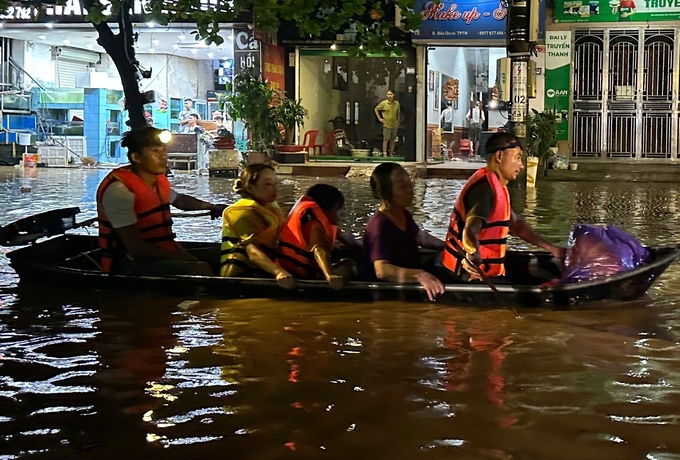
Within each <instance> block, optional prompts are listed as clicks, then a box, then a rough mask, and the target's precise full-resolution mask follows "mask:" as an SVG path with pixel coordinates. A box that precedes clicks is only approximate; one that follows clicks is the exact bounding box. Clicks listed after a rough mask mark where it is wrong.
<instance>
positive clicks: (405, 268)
mask: <svg viewBox="0 0 680 460" xmlns="http://www.w3.org/2000/svg"><path fill="white" fill-rule="evenodd" d="M370 183H371V190H372V192H373V196H375V198H377V199H379V200H380V207H379V208H378V211H377V212H376V213H375V214H373V216H372V217H371V218H370V219H369V221H368V224H367V225H366V233H365V236H364V238H363V243H364V251H363V266H362V269H363V270H364V271H365V273H364V277H366V278H368V279H375V278H378V279H381V280H385V281H392V282H395V283H419V284H420V285H421V286H423V287H424V288H425V291H426V292H427V296H428V298H429V299H430V300H434V298H435V297H436V296H437V295H438V294H443V293H444V284H442V282H441V281H440V280H439V279H438V278H437V277H436V276H434V275H432V274H431V273H429V272H427V271H425V270H424V269H423V265H422V264H421V257H420V251H419V249H418V247H419V246H422V247H424V248H429V249H436V250H441V249H443V248H444V242H443V241H442V240H440V239H438V238H435V237H433V236H432V235H430V234H429V233H427V232H426V231H425V230H422V229H421V228H419V227H418V224H416V223H415V221H414V220H413V217H412V216H411V213H410V212H409V211H408V210H407V209H406V208H408V207H409V206H411V205H412V204H413V182H411V177H410V176H409V174H408V172H406V170H405V169H404V168H402V167H401V166H400V165H399V164H397V163H381V164H379V165H378V166H377V167H376V168H375V169H374V170H373V173H372V174H371V180H370Z"/></svg>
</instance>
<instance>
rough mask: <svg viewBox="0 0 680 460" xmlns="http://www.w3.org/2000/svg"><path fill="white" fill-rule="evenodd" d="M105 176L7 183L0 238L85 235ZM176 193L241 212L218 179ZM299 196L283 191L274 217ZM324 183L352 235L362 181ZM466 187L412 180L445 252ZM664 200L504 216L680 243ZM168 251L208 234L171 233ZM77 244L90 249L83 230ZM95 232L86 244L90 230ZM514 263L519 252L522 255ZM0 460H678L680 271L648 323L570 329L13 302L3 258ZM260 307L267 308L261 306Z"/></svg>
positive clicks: (366, 203)
mask: <svg viewBox="0 0 680 460" xmlns="http://www.w3.org/2000/svg"><path fill="white" fill-rule="evenodd" d="M104 174H105V171H97V170H90V171H78V170H70V169H69V170H53V169H50V170H40V171H38V173H37V176H36V177H35V178H32V179H31V178H28V179H30V181H31V182H30V186H31V187H30V188H31V192H29V193H21V191H20V190H19V188H20V186H21V184H22V183H23V182H22V181H24V182H25V181H26V180H28V179H27V178H24V177H22V176H21V175H20V174H19V173H17V171H15V170H14V169H11V168H10V169H5V168H0V179H2V180H0V192H2V193H3V197H6V199H4V200H2V202H0V224H1V225H5V224H6V223H7V222H9V221H11V220H15V219H18V218H20V217H25V216H27V215H29V214H31V213H35V212H38V211H39V210H44V209H45V208H49V207H66V206H80V207H81V209H83V210H84V213H85V216H83V218H86V217H91V216H93V215H94V193H95V191H96V186H97V184H98V183H99V181H100V180H101V179H102V178H103V175H104ZM172 181H173V185H174V187H175V188H176V189H177V190H178V191H180V192H182V193H188V194H191V195H195V196H198V197H199V198H202V199H206V200H209V201H214V202H227V203H228V202H232V201H234V199H235V196H234V194H233V192H232V191H231V186H232V183H233V181H231V180H228V179H220V180H217V179H210V180H208V178H205V177H194V176H184V175H180V176H178V177H176V178H174V179H173V180H172ZM315 182H316V179H313V178H300V177H285V178H284V179H283V180H282V184H281V190H280V196H281V204H282V207H283V208H284V211H287V210H288V209H289V208H290V206H292V204H293V203H294V201H295V200H296V199H297V197H298V196H299V195H300V193H301V192H302V191H304V190H306V188H307V187H309V186H310V185H312V184H313V183H315ZM325 182H328V183H331V184H333V185H336V186H338V187H339V188H340V189H341V190H342V191H343V192H344V193H345V197H346V210H345V211H346V212H345V218H346V220H345V222H344V223H343V227H344V230H345V231H349V232H351V233H353V234H355V235H357V236H358V235H360V234H361V231H362V229H363V226H364V225H365V223H366V221H367V219H368V216H369V215H370V214H371V213H372V212H373V210H374V208H375V206H376V203H375V200H374V199H373V198H372V197H371V195H370V191H369V190H368V183H367V180H366V179H365V178H355V179H336V178H329V179H328V180H325ZM462 185H463V181H456V180H443V179H436V180H427V181H422V180H421V181H418V182H417V183H416V187H415V195H416V196H415V200H414V208H413V214H414V217H415V219H416V220H417V221H418V222H419V223H420V224H421V225H422V226H423V228H425V229H427V230H428V231H431V232H432V233H433V234H435V235H437V236H440V237H443V236H444V234H445V232H446V227H447V225H448V219H449V212H450V209H451V206H452V205H453V202H454V200H455V198H456V197H457V195H458V193H459V192H460V190H461V188H462ZM679 192H680V186H676V185H674V184H615V186H609V185H607V184H599V183H552V182H545V183H543V182H542V181H541V180H540V179H539V186H538V188H537V189H535V190H533V191H527V193H525V194H524V195H522V194H519V196H515V195H517V194H516V193H513V207H514V208H515V210H516V211H517V212H522V213H523V215H524V216H525V217H526V219H527V221H529V222H530V223H531V224H532V225H534V226H535V227H536V228H537V229H538V230H539V231H541V232H542V233H543V234H545V235H546V236H547V237H548V238H550V239H552V240H554V241H556V242H559V243H563V244H564V243H565V242H566V241H567V235H568V232H569V229H570V227H571V224H572V223H573V222H591V223H614V224H617V225H619V226H621V227H622V228H623V229H624V230H627V231H630V232H632V233H634V234H635V235H637V236H638V237H639V238H640V239H641V240H642V241H643V242H645V243H648V244H666V243H672V242H677V241H680V223H679V221H678V220H677V219H676V218H675V216H676V215H677V212H678V211H679V210H680V209H679V208H678V206H680V205H678V198H680V193H679ZM176 230H177V233H178V234H179V236H180V238H182V239H189V240H209V241H217V240H218V239H219V232H220V222H219V221H209V220H207V219H177V222H176ZM86 231H87V230H86ZM89 231H92V230H89ZM511 243H512V245H514V246H518V247H524V243H523V242H520V241H518V240H516V239H512V240H511ZM0 251H1V252H0V355H1V358H2V359H0V370H1V371H0V408H2V414H3V415H2V416H0V437H2V439H3V440H4V441H5V443H4V449H3V452H2V454H1V455H0V458H19V457H21V456H26V455H27V454H28V453H38V454H40V453H43V454H45V456H47V457H51V458H72V457H75V456H76V455H84V457H83V458H114V457H115V458H119V457H120V458H156V457H158V456H159V454H158V452H159V451H161V450H162V452H163V455H164V456H168V458H217V457H219V456H224V455H225V452H228V455H229V457H230V458H231V457H233V458H249V459H250V458H252V459H260V458H262V459H264V458H287V456H291V455H295V456H296V458H302V459H317V458H319V457H320V456H322V455H326V456H329V458H347V457H351V458H356V459H363V458H365V459H371V460H373V459H382V458H385V459H402V458H404V459H420V458H423V459H444V458H451V457H453V456H457V457H460V458H475V459H476V458H480V459H481V458H493V459H519V458H531V459H534V458H536V459H538V458H555V459H572V458H597V459H605V458H612V459H614V458H615V459H631V460H632V459H638V458H658V459H666V458H677V455H678V453H679V452H680V440H678V436H677V434H676V433H677V431H678V425H680V420H679V419H680V390H678V389H679V388H680V377H679V376H680V358H679V356H680V354H679V351H680V339H679V338H678V335H677V332H676V331H678V330H680V314H678V309H677V304H678V301H680V287H678V286H680V267H678V265H677V264H676V265H673V266H671V267H670V269H669V270H668V271H667V272H666V273H665V274H664V275H663V276H662V277H661V278H660V279H659V280H658V282H657V284H656V285H655V286H654V287H653V288H652V289H651V290H650V293H649V298H648V299H645V300H644V301H642V302H637V303H628V304H617V303H613V304H612V303H610V304H608V306H607V307H606V308H604V307H603V308H600V307H599V306H598V307H592V308H585V309H583V310H579V311H550V310H547V309H537V310H522V311H521V316H522V318H521V319H516V318H514V317H513V315H512V314H511V313H510V312H508V311H507V310H505V309H495V310H482V309H477V308H474V307H465V308H462V307H460V308H459V307H456V306H442V305H439V304H407V303H398V302H392V303H387V302H382V303H372V304H363V303H362V304H351V303H339V302H332V301H329V302H326V303H323V304H314V303H311V302H305V301H302V300H300V301H289V302H286V301H277V302H273V301H271V300H268V299H266V298H263V299H236V300H229V301H219V300H214V299H201V301H200V302H199V303H198V305H197V306H196V308H193V309H191V310H189V311H184V310H181V309H179V308H177V305H178V304H180V303H181V302H182V301H185V300H194V299H174V298H164V297H163V296H158V295H135V296H128V295H127V294H125V293H102V292H93V291H89V290H88V289H87V286H66V287H71V288H73V289H72V290H71V291H63V292H60V293H59V294H58V295H56V294H54V293H53V292H51V291H47V290H45V292H42V290H41V289H35V290H33V289H31V290H29V291H28V292H27V291H26V290H22V291H15V290H12V291H3V289H13V288H14V287H15V285H16V282H17V280H16V277H15V275H14V274H13V272H12V269H11V267H9V265H8V263H7V259H6V257H4V254H6V252H7V250H6V248H2V249H0ZM264 295H266V293H263V296H264Z"/></svg>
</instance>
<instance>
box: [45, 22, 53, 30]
mask: <svg viewBox="0 0 680 460" xmlns="http://www.w3.org/2000/svg"><path fill="white" fill-rule="evenodd" d="M45 27H47V28H48V29H51V28H52V27H54V24H52V23H51V22H46V23H45Z"/></svg>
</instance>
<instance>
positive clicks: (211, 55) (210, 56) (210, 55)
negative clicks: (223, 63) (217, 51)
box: [206, 53, 214, 59]
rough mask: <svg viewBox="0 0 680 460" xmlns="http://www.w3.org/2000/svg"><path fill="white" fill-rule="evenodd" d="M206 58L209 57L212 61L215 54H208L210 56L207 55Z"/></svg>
mask: <svg viewBox="0 0 680 460" xmlns="http://www.w3.org/2000/svg"><path fill="white" fill-rule="evenodd" d="M206 56H208V57H209V58H211V59H212V57H213V56H214V54H213V53H208V54H206Z"/></svg>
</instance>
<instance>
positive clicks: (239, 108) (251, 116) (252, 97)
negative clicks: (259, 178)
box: [221, 72, 280, 160]
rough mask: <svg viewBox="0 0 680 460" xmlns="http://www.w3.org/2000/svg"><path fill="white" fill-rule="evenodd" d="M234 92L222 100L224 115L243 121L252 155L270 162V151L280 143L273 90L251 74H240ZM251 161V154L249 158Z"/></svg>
mask: <svg viewBox="0 0 680 460" xmlns="http://www.w3.org/2000/svg"><path fill="white" fill-rule="evenodd" d="M230 86H231V88H230V89H232V90H233V92H231V93H230V94H227V96H226V97H225V98H224V99H225V101H224V102H226V104H224V103H223V104H222V107H221V109H222V108H224V106H225V105H226V109H227V113H229V116H230V117H231V118H232V119H234V120H242V121H243V123H244V125H245V128H246V129H247V130H248V137H249V139H250V141H249V148H250V150H251V151H256V152H261V153H262V154H264V158H263V159H264V160H269V159H271V156H270V150H271V149H273V148H274V144H275V143H276V142H277V141H278V140H279V139H280V135H279V127H278V124H279V123H278V119H277V101H278V99H279V97H278V94H277V92H276V91H275V90H273V89H271V88H269V86H268V85H267V82H266V81H265V80H263V79H262V78H260V77H256V76H254V75H253V74H252V73H248V72H245V73H240V74H238V75H237V76H236V77H234V83H233V85H230ZM248 157H249V159H250V154H248Z"/></svg>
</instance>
